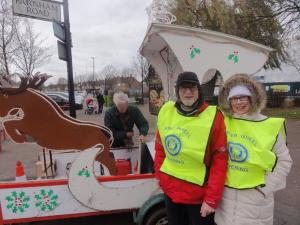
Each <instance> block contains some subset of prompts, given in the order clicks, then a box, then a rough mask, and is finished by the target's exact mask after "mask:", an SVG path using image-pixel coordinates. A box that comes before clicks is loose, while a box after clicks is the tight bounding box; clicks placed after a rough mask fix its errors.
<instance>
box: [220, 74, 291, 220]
mask: <svg viewBox="0 0 300 225" xmlns="http://www.w3.org/2000/svg"><path fill="white" fill-rule="evenodd" d="M265 104H266V93H265V90H264V89H263V87H262V85H261V84H260V83H258V82H257V81H256V80H254V79H253V78H251V77H249V76H248V75H246V74H237V75H234V76H232V77H231V78H230V79H228V80H227V81H226V82H225V84H224V86H223V87H222V89H221V90H220V93H219V107H220V109H221V110H222V111H223V113H224V116H225V125H226V132H227V142H228V152H229V161H228V169H227V178H226V184H225V185H226V187H225V189H224V192H223V197H222V200H221V203H220V205H219V207H218V209H217V211H216V214H215V222H216V223H217V225H253V224H255V225H272V224H273V210H274V197H273V193H274V192H275V191H278V190H280V189H283V188H285V186H286V176H287V175H288V173H289V171H290V168H291V165H292V160H291V157H290V154H289V150H288V148H287V146H286V133H285V122H284V119H281V118H268V117H266V116H264V115H262V114H260V112H261V110H262V109H263V108H264V107H265Z"/></svg>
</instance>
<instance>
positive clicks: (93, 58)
mask: <svg viewBox="0 0 300 225" xmlns="http://www.w3.org/2000/svg"><path fill="white" fill-rule="evenodd" d="M91 58H92V60H93V83H92V84H93V91H94V90H95V57H91Z"/></svg>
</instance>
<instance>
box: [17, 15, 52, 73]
mask: <svg viewBox="0 0 300 225" xmlns="http://www.w3.org/2000/svg"><path fill="white" fill-rule="evenodd" d="M23 23H24V29H25V31H24V33H22V32H21V31H20V30H18V31H17V33H16V37H17V42H18V44H19V48H18V51H17V54H15V55H14V57H13V63H14V65H15V66H16V67H17V68H18V69H19V70H20V71H22V73H24V74H26V75H29V74H33V71H34V70H35V69H36V68H38V67H39V66H42V65H43V64H45V63H47V62H48V61H49V60H50V57H51V55H49V54H48V50H49V49H48V48H46V47H41V45H42V44H43V42H44V41H45V40H39V36H40V34H35V33H34V31H33V27H32V24H31V23H30V22H29V21H28V20H27V19H26V20H24V22H23Z"/></svg>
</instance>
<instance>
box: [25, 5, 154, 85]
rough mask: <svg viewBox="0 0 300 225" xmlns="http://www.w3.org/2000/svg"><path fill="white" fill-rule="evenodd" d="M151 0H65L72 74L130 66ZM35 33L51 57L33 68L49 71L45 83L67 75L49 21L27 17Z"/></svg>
mask: <svg viewBox="0 0 300 225" xmlns="http://www.w3.org/2000/svg"><path fill="white" fill-rule="evenodd" d="M151 2H152V0H69V15H70V26H71V33H72V42H73V48H72V58H73V76H74V77H75V76H78V75H80V74H87V73H88V74H91V73H92V71H93V60H92V57H94V58H95V59H94V60H95V73H97V72H100V71H101V69H102V68H103V67H105V66H106V65H109V64H112V65H114V66H116V67H117V68H119V69H121V68H123V67H130V66H131V65H132V63H133V58H135V57H136V55H137V52H138V49H139V47H140V45H141V43H142V41H143V39H144V36H145V34H146V30H147V25H148V16H147V12H146V7H147V6H149V5H150V4H151ZM31 21H32V22H33V23H34V30H35V33H39V34H40V39H46V40H45V41H44V43H43V45H44V46H47V47H49V48H50V54H51V55H52V57H51V61H50V62H49V63H47V64H46V65H44V66H42V67H40V68H38V69H37V70H36V71H41V72H43V73H44V72H45V73H47V74H50V75H52V76H53V77H52V78H51V79H49V81H48V83H56V82H57V79H58V78H59V77H64V78H67V66H66V62H65V61H62V60H59V59H58V54H57V38H56V37H55V36H54V34H53V28H52V23H51V22H47V21H42V20H36V19H31Z"/></svg>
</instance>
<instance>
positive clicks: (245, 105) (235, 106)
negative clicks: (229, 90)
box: [230, 95, 251, 115]
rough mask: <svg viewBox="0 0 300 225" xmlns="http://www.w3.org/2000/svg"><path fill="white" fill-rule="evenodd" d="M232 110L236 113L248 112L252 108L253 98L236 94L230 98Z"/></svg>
mask: <svg viewBox="0 0 300 225" xmlns="http://www.w3.org/2000/svg"><path fill="white" fill-rule="evenodd" d="M230 105H231V108H232V111H233V112H234V113H236V114H239V115H243V114H247V113H248V112H249V111H250V109H251V100H250V97H249V96H242V95H239V96H234V97H232V98H230Z"/></svg>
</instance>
